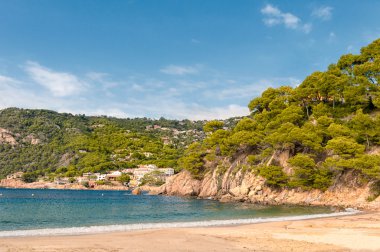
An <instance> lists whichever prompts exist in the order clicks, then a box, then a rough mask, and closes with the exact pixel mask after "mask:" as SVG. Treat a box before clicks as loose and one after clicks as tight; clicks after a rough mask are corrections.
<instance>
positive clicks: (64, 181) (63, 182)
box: [54, 177, 70, 185]
mask: <svg viewBox="0 0 380 252" xmlns="http://www.w3.org/2000/svg"><path fill="white" fill-rule="evenodd" d="M54 183H55V184H57V185H66V184H70V180H69V178H66V177H65V178H55V179H54Z"/></svg>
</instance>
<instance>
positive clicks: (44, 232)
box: [0, 209, 360, 237]
mask: <svg viewBox="0 0 380 252" xmlns="http://www.w3.org/2000/svg"><path fill="white" fill-rule="evenodd" d="M357 213H360V211H358V210H355V209H346V211H344V212H337V213H327V214H310V215H298V216H287V217H272V218H252V219H230V220H207V221H191V222H169V223H136V224H126V225H107V226H86V227H69V228H45V229H34V230H11V231H0V237H23V236H58V235H81V234H96V233H107V232H125V231H134V230H144V229H162V228H189V227H212V226H228V225H241V224H255V223H264V222H278V221H297V220H309V219H316V218H326V217H337V216H346V215H354V214H357Z"/></svg>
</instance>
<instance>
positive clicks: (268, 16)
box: [261, 4, 312, 33]
mask: <svg viewBox="0 0 380 252" xmlns="http://www.w3.org/2000/svg"><path fill="white" fill-rule="evenodd" d="M261 13H262V14H263V15H264V19H263V21H264V24H265V25H267V26H270V27H271V26H275V25H284V26H285V27H286V28H288V29H293V30H301V31H303V32H305V33H309V32H310V31H311V29H312V25H311V24H309V23H306V24H304V23H303V22H302V20H301V19H300V18H299V17H297V16H296V15H294V14H292V13H289V12H282V11H281V10H280V9H279V8H277V7H275V6H273V5H271V4H267V5H266V6H265V7H264V8H262V9H261Z"/></svg>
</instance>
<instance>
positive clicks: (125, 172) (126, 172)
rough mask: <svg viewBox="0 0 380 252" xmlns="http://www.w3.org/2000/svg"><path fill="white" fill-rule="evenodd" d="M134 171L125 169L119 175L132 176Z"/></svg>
mask: <svg viewBox="0 0 380 252" xmlns="http://www.w3.org/2000/svg"><path fill="white" fill-rule="evenodd" d="M134 170H135V169H132V168H127V169H124V170H122V171H121V173H124V174H133V171H134Z"/></svg>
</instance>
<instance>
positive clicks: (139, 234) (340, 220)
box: [0, 212, 380, 252]
mask: <svg viewBox="0 0 380 252" xmlns="http://www.w3.org/2000/svg"><path fill="white" fill-rule="evenodd" d="M379 239H380V212H366V213H359V214H355V215H350V216H335V217H325V218H317V219H309V220H287V221H279V222H266V223H257V224H245V225H230V226H218V227H215V226H214V227H187V228H166V229H162V228H161V229H150V230H135V231H128V232H109V233H102V234H84V235H74V236H73V235H66V236H40V237H13V238H0V251H1V252H3V251H153V250H154V251H371V250H372V251H376V250H380V243H379V242H378V241H379ZM146 241H149V242H146Z"/></svg>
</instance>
